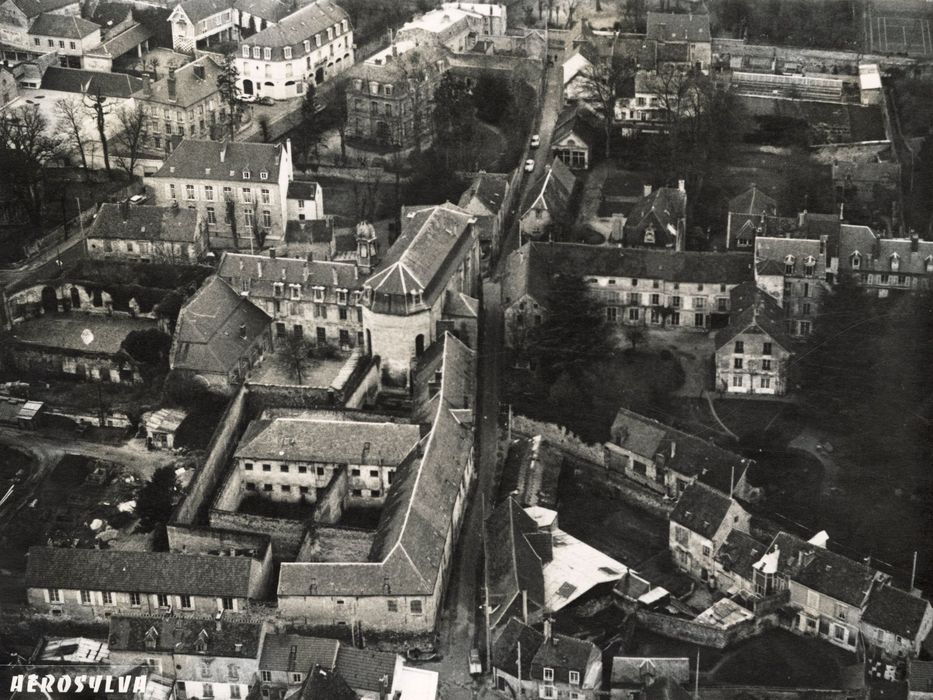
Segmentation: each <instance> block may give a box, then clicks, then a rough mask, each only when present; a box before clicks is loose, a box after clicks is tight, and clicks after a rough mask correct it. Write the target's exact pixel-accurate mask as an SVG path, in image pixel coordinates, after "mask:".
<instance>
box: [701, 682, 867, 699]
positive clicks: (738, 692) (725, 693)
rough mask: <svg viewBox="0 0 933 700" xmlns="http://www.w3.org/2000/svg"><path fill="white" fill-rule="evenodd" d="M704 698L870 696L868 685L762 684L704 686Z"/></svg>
mask: <svg viewBox="0 0 933 700" xmlns="http://www.w3.org/2000/svg"><path fill="white" fill-rule="evenodd" d="M702 695H703V700H747V698H755V700H798V699H799V698H802V697H805V698H807V699H808V700H859V699H861V698H868V695H869V692H868V688H867V687H861V688H848V689H846V688H839V689H826V688H773V687H769V686H761V685H751V686H746V685H733V686H724V687H712V686H706V685H704V686H703V690H702Z"/></svg>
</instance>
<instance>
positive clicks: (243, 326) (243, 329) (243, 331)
mask: <svg viewBox="0 0 933 700" xmlns="http://www.w3.org/2000/svg"><path fill="white" fill-rule="evenodd" d="M240 337H241V338H242V339H243V340H246V324H245V323H241V324H240Z"/></svg>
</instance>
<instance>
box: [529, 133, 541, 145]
mask: <svg viewBox="0 0 933 700" xmlns="http://www.w3.org/2000/svg"><path fill="white" fill-rule="evenodd" d="M540 145H541V137H540V136H538V135H537V134H535V135H534V136H532V137H531V147H532V148H537V147H538V146H540Z"/></svg>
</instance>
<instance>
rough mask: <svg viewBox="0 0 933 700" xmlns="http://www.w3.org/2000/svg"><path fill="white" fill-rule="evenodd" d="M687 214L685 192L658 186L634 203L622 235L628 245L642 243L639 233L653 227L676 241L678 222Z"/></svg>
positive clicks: (659, 233)
mask: <svg viewBox="0 0 933 700" xmlns="http://www.w3.org/2000/svg"><path fill="white" fill-rule="evenodd" d="M686 216H687V193H686V192H684V191H683V190H680V189H678V188H676V187H658V188H657V189H655V190H654V191H653V192H652V193H651V194H649V195H648V196H647V197H643V198H642V200H641V201H640V202H639V203H638V204H636V205H635V206H634V207H633V208H632V210H631V211H630V212H629V215H628V218H627V219H626V220H625V226H624V236H625V242H626V243H627V244H629V245H637V244H640V243H642V238H641V234H642V233H643V232H644V231H645V229H647V228H649V227H653V228H654V230H655V233H656V235H658V236H660V235H662V233H663V234H664V235H665V236H667V237H668V238H670V239H672V240H671V244H673V243H675V242H676V238H677V232H678V230H679V226H680V222H681V221H682V220H683V219H684V218H685V217H686Z"/></svg>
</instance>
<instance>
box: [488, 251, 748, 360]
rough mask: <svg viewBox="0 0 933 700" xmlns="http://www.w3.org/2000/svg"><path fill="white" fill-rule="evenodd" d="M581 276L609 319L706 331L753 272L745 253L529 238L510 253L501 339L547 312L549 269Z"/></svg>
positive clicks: (514, 339)
mask: <svg viewBox="0 0 933 700" xmlns="http://www.w3.org/2000/svg"><path fill="white" fill-rule="evenodd" d="M558 272H559V273H561V274H565V275H577V276H579V277H582V278H583V279H584V280H586V282H587V284H588V285H589V287H590V291H591V292H592V293H593V294H594V295H596V297H597V299H598V300H599V302H600V304H601V305H602V306H603V307H604V308H605V310H606V317H607V318H608V319H609V321H611V322H613V323H618V324H620V325H622V324H627V325H631V324H644V325H646V326H647V327H649V328H693V329H697V330H704V331H705V330H708V329H710V328H719V327H722V326H725V325H726V324H727V323H728V318H729V310H730V309H729V306H730V292H731V290H732V289H733V288H734V287H736V286H738V285H739V284H741V283H742V282H746V281H749V280H751V279H753V269H752V256H750V255H748V254H747V253H700V252H674V251H667V250H648V249H638V248H624V249H619V248H614V247H601V246H590V245H581V244H574V243H546V242H534V241H532V242H530V243H527V244H526V245H524V246H522V247H521V248H519V249H518V250H517V251H515V252H513V253H512V254H511V255H510V256H509V259H508V262H507V266H506V273H505V278H504V280H503V287H502V290H503V291H502V303H503V311H504V314H505V324H506V335H505V337H506V344H507V345H508V346H509V347H519V346H520V345H521V344H522V342H523V338H524V337H525V335H526V333H527V331H528V329H529V328H532V327H533V326H536V325H539V324H540V323H542V322H543V321H544V319H545V318H546V316H547V305H548V291H549V287H550V278H551V275H553V274H555V273H558Z"/></svg>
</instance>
